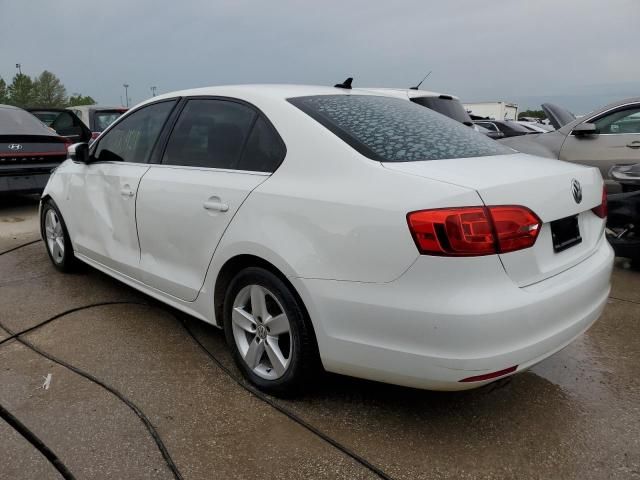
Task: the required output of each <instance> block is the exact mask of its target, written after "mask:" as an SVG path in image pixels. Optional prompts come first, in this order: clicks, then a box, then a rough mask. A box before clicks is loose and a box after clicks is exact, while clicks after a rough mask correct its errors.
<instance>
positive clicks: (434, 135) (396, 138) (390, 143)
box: [289, 95, 512, 162]
mask: <svg viewBox="0 0 640 480" xmlns="http://www.w3.org/2000/svg"><path fill="white" fill-rule="evenodd" d="M289 102H291V103H292V104H294V105H295V106H297V107H298V108H300V109H301V110H302V111H304V112H305V113H307V114H308V115H310V116H311V117H313V118H314V119H316V120H317V121H318V122H320V123H321V124H322V125H324V126H325V127H327V128H328V129H329V130H331V131H332V132H333V133H335V134H336V135H337V136H338V137H340V138H342V140H344V141H345V142H347V143H348V144H349V145H351V146H352V147H353V148H355V149H356V150H357V151H359V152H360V153H361V154H363V155H365V156H367V157H369V158H371V159H374V160H378V161H382V162H410V161H419V160H439V159H445V158H465V157H481V156H487V155H501V154H510V153H512V151H511V150H510V149H508V148H506V147H504V146H502V145H500V144H499V143H497V142H494V141H493V140H491V139H489V138H488V137H486V136H485V135H482V134H480V133H478V132H476V131H474V130H473V129H472V128H469V127H467V126H465V125H462V124H461V123H459V122H457V121H455V120H452V119H450V118H447V117H445V116H443V115H440V114H438V113H436V112H434V111H432V110H430V109H428V108H424V107H422V106H419V105H416V104H415V103H413V102H407V101H406V100H402V99H398V98H391V97H379V96H373V95H319V96H312V97H297V98H292V99H289Z"/></svg>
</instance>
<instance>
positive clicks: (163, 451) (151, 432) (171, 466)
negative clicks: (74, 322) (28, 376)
mask: <svg viewBox="0 0 640 480" xmlns="http://www.w3.org/2000/svg"><path fill="white" fill-rule="evenodd" d="M123 304H129V305H145V306H149V305H148V304H146V303H141V302H128V301H120V302H116V301H113V302H101V303H95V304H90V305H84V306H82V307H76V308H73V309H70V310H68V311H66V312H63V313H59V314H57V315H54V316H53V317H51V318H48V319H46V320H44V321H43V322H40V323H38V324H37V325H34V326H32V327H29V328H27V329H25V330H23V331H22V332H17V333H14V332H12V331H11V330H9V329H8V328H7V327H6V326H4V325H3V324H2V323H1V322H0V327H1V328H2V329H4V330H6V331H7V332H8V333H9V335H10V336H9V337H8V338H6V339H4V340H3V341H2V342H0V344H1V343H4V342H6V341H9V340H16V341H18V342H20V343H21V344H23V345H24V346H26V347H28V348H30V349H31V350H33V351H34V352H36V353H38V354H40V355H42V356H43V357H45V358H47V359H49V360H51V361H52V362H55V363H57V364H58V365H61V366H63V367H65V368H67V369H68V370H71V371H72V372H74V373H76V374H78V375H80V376H81V377H84V378H85V379H87V380H89V381H91V382H93V383H95V384H96V385H99V386H100V387H102V388H104V389H105V390H107V391H108V392H109V393H111V394H113V395H114V396H116V397H117V398H118V399H119V400H120V401H122V402H123V403H124V404H125V405H126V406H127V407H129V408H130V409H131V410H132V411H133V413H134V414H135V415H136V416H137V417H138V418H139V419H140V421H141V422H142V423H143V425H144V426H145V428H146V429H147V431H148V432H149V435H150V436H151V438H152V439H153V441H154V442H155V444H156V446H157V447H158V450H160V454H161V455H162V458H163V459H164V461H165V463H166V464H167V467H168V468H169V470H170V471H171V473H172V474H173V477H174V478H175V479H176V480H183V478H184V477H183V476H182V474H181V473H180V470H179V469H178V466H177V465H176V464H175V462H174V461H173V459H172V458H171V455H170V454H169V451H168V450H167V447H166V446H165V445H164V442H163V441H162V439H161V438H160V435H159V434H158V432H157V430H156V429H155V427H154V426H153V424H152V423H151V420H149V418H148V417H147V416H146V415H145V414H144V412H143V411H142V410H141V409H140V408H139V407H138V406H137V405H136V404H135V403H133V402H132V401H131V400H129V399H128V398H127V397H125V396H124V395H123V394H122V393H120V392H119V391H118V390H116V389H115V388H114V387H112V386H110V385H108V384H106V383H104V382H103V381H101V380H100V379H98V378H96V377H94V376H93V375H91V374H90V373H88V372H85V371H84V370H81V369H79V368H78V367H75V366H73V365H71V364H69V363H67V362H65V361H63V360H60V359H59V358H56V357H54V356H53V355H51V354H50V353H48V352H45V351H43V350H41V349H39V348H38V347H36V346H35V345H33V344H32V343H30V342H28V341H27V340H24V339H23V338H21V335H23V334H24V333H27V332H31V331H33V330H35V329H37V328H40V327H42V326H43V325H46V324H48V323H50V322H52V321H54V320H56V319H59V318H62V317H63V316H64V315H68V314H69V313H73V312H77V311H80V310H86V309H89V308H94V307H100V306H104V305H123Z"/></svg>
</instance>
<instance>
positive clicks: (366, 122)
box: [41, 85, 613, 393]
mask: <svg viewBox="0 0 640 480" xmlns="http://www.w3.org/2000/svg"><path fill="white" fill-rule="evenodd" d="M604 198H605V197H604V196H603V185H602V179H601V176H600V173H599V171H598V170H597V169H595V168H587V167H583V166H579V165H576V164H570V163H564V162H560V161H557V160H549V159H543V158H537V157H533V156H529V155H524V154H520V153H515V152H514V151H513V150H511V149H508V148H506V147H504V146H502V145H500V144H498V143H496V142H494V141H493V140H490V139H488V138H487V137H485V136H484V135H481V134H478V133H476V132H474V131H473V130H472V129H470V128H468V127H466V126H465V125H462V124H460V123H458V122H456V121H454V120H451V119H449V118H446V117H444V116H442V115H440V114H438V113H436V112H433V111H431V110H429V109H427V108H424V107H421V106H419V105H415V104H412V103H411V102H407V101H406V100H402V99H397V98H391V97H387V96H383V95H380V94H372V93H367V92H364V91H357V90H347V89H343V88H325V87H310V86H275V85H271V86H232V87H215V88H203V89H197V90H188V91H182V92H176V93H170V94H166V95H163V96H161V97H155V98H153V99H151V100H149V101H147V102H145V103H143V104H141V105H138V106H137V107H135V108H133V109H131V110H130V111H129V112H128V113H127V114H126V115H123V116H122V117H121V118H120V119H119V120H118V121H117V122H116V123H114V124H113V125H112V126H111V127H110V128H109V129H107V130H106V131H105V132H104V133H103V134H102V135H101V136H100V137H99V138H98V139H97V140H96V141H95V143H94V144H93V145H92V146H91V147H90V149H89V148H88V147H87V146H86V145H83V144H78V145H76V146H74V148H72V149H71V150H70V158H69V159H68V160H67V161H66V162H64V163H63V164H61V165H60V167H58V168H57V169H56V171H55V173H54V174H53V175H52V176H51V179H50V180H49V184H48V185H47V187H46V189H45V191H44V194H43V196H42V204H41V224H42V234H43V238H45V240H46V246H47V250H48V253H49V255H50V257H51V260H52V261H53V264H54V265H55V267H56V268H58V269H59V270H62V271H67V270H68V269H70V268H71V267H72V266H73V264H74V262H76V261H77V260H80V261H82V262H85V263H88V264H89V265H91V266H93V267H95V268H97V269H99V270H101V271H103V272H105V273H107V274H109V275H111V276H113V277H115V278H117V279H118V280H121V281H122V282H124V283H126V284H128V285H131V286H132V287H134V288H137V289H139V290H141V291H143V292H145V293H147V294H148V295H151V296H153V297H155V298H157V299H159V300H161V301H163V302H166V303H167V304H169V305H171V306H173V307H175V308H178V309H180V310H183V311H184V312H186V313H188V314H191V315H193V316H195V317H198V318H200V319H202V320H204V321H206V322H209V323H211V324H213V325H216V326H218V327H223V328H224V330H225V332H226V338H227V341H228V343H229V346H230V348H231V350H232V351H233V355H234V357H235V360H236V361H237V363H238V365H239V367H240V368H241V370H242V371H243V372H244V374H245V375H246V377H247V378H248V379H249V380H250V381H251V382H253V383H254V384H256V385H258V386H259V387H260V388H262V389H264V390H266V391H269V392H272V393H286V392H290V391H292V390H295V389H297V388H298V387H300V386H301V385H302V384H304V382H306V381H311V378H312V377H310V376H308V375H307V374H308V373H309V372H311V371H312V370H313V366H314V365H317V361H316V360H317V359H319V360H321V362H322V366H324V368H325V369H326V370H328V371H332V372H338V373H342V374H347V375H352V376H356V377H364V378H369V379H373V380H378V381H383V382H389V383H395V384H401V385H408V386H412V387H420V388H428V389H441V390H461V389H467V388H473V387H477V386H480V385H483V384H486V383H488V382H489V381H492V380H494V379H496V378H500V377H503V376H506V375H510V374H513V373H514V372H517V371H522V370H524V369H526V368H528V367H530V366H531V365H533V364H535V363H536V362H539V361H540V360H542V359H544V358H545V357H548V356H549V355H551V354H553V353H554V352H556V351H558V350H560V349H561V348H563V347H564V346H566V345H567V344H568V343H570V342H571V341H572V340H573V339H574V338H576V336H578V335H580V334H581V333H582V332H584V331H585V330H586V329H587V328H589V326H590V325H591V324H592V323H593V322H594V321H595V320H596V319H597V318H598V316H599V315H600V313H601V311H602V309H603V307H604V305H605V303H606V299H607V296H608V293H609V288H610V283H609V282H610V274H611V268H612V260H613V254H612V250H611V248H610V247H609V245H608V243H607V242H606V240H605V238H604V235H603V232H604V225H605V216H606V205H605V204H604Z"/></svg>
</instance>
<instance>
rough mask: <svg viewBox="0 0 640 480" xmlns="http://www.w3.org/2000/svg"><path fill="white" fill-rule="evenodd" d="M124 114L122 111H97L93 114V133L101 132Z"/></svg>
mask: <svg viewBox="0 0 640 480" xmlns="http://www.w3.org/2000/svg"><path fill="white" fill-rule="evenodd" d="M123 113H124V111H122V110H99V111H96V112H95V114H94V120H93V123H94V128H93V131H95V132H102V131H103V130H105V129H106V128H107V127H108V126H109V125H111V124H112V123H113V122H115V120H116V119H117V118H118V117H119V116H120V115H122V114H123Z"/></svg>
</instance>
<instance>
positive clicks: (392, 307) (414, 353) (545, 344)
mask: <svg viewBox="0 0 640 480" xmlns="http://www.w3.org/2000/svg"><path fill="white" fill-rule="evenodd" d="M459 260H460V261H459ZM612 265H613V251H612V249H611V247H610V246H609V244H608V243H607V242H606V241H605V240H604V238H603V239H602V240H601V241H600V243H599V245H598V248H597V250H596V251H595V252H594V253H593V254H592V255H591V256H590V257H588V258H587V259H585V260H584V261H582V262H581V263H580V264H578V265H575V266H574V267H572V268H570V269H568V270H566V271H564V272H562V273H560V274H558V275H556V276H554V277H551V278H549V279H546V280H544V281H541V282H538V283H536V284H533V285H530V286H528V287H523V288H521V287H518V286H517V285H516V284H515V283H514V282H513V281H512V280H511V279H510V278H509V277H508V276H507V274H506V273H505V271H504V269H503V268H502V265H501V264H500V262H499V260H498V258H497V257H495V256H488V257H476V258H466V259H451V258H441V257H428V256H422V257H420V258H419V259H418V260H417V261H416V263H415V264H414V265H413V266H412V267H411V268H410V269H409V270H408V271H407V272H406V273H405V274H404V275H403V276H402V277H400V278H399V279H397V280H396V281H394V282H390V283H386V284H373V283H355V282H338V281H330V280H308V279H307V280H303V279H291V280H292V282H294V285H295V286H296V287H297V288H298V289H299V291H300V292H301V295H302V296H303V300H304V301H305V304H306V305H307V307H308V309H309V312H310V315H311V317H312V320H313V323H314V327H315V329H316V335H317V337H318V344H319V348H320V355H321V358H322V361H323V364H324V366H325V368H326V369H327V370H329V371H333V372H336V373H342V374H346V375H352V376H357V377H363V378H368V379H372V380H378V381H382V382H387V383H395V384H400V385H406V386H410V387H417V388H426V389H434V390H464V389H469V388H474V387H477V386H480V385H484V384H486V383H489V382H490V381H493V380H489V381H480V382H471V383H460V380H462V379H463V378H467V377H472V376H478V375H482V374H486V373H491V372H494V371H498V370H503V369H505V368H508V367H511V366H514V365H518V368H517V370H516V371H522V370H524V369H526V368H529V367H530V366H532V365H534V364H535V363H537V362H539V361H541V360H543V359H544V358H546V357H548V356H549V355H552V354H553V353H555V352H557V351H558V350H560V349H562V348H564V347H565V346H566V345H567V344H569V343H570V342H571V341H572V340H574V339H575V338H576V337H577V336H578V335H580V334H581V333H582V332H584V331H585V330H586V329H588V328H589V327H590V326H591V324H592V323H593V322H594V321H595V320H596V319H597V318H598V317H599V316H600V314H601V312H602V310H603V308H604V306H605V305H606V302H607V297H608V295H609V290H610V276H611V269H612Z"/></svg>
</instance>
